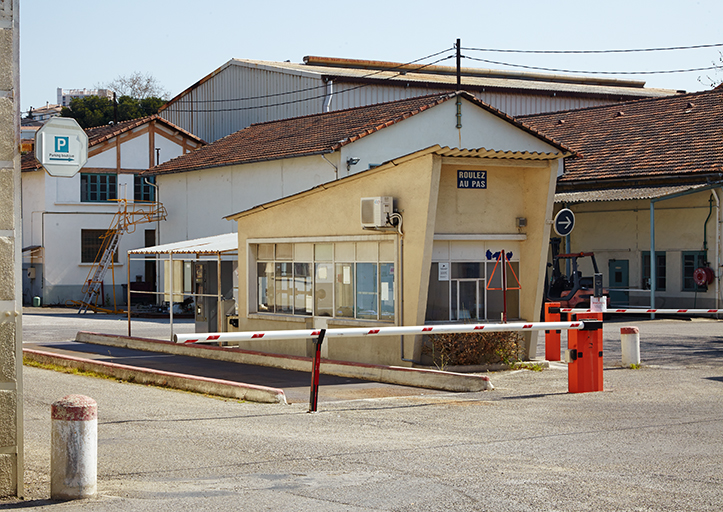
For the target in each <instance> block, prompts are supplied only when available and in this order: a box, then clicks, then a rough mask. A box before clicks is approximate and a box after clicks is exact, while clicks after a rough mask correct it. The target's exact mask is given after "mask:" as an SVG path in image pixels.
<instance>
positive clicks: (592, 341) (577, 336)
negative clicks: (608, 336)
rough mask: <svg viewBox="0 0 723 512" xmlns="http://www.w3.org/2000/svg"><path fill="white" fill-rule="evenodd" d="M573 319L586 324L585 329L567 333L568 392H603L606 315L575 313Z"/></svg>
mask: <svg viewBox="0 0 723 512" xmlns="http://www.w3.org/2000/svg"><path fill="white" fill-rule="evenodd" d="M572 316H573V318H572V320H585V327H584V328H583V329H580V330H578V331H575V330H568V331H567V340H568V343H567V344H568V351H567V354H566V357H565V359H566V360H567V362H568V366H567V379H568V387H567V390H568V392H569V393H588V392H591V391H602V390H603V337H602V313H573V315H572ZM591 320H597V321H596V322H595V321H591Z"/></svg>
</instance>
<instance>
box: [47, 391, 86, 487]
mask: <svg viewBox="0 0 723 512" xmlns="http://www.w3.org/2000/svg"><path fill="white" fill-rule="evenodd" d="M50 428H51V436H50V441H51V453H50V497H51V499H54V500H73V499H78V498H89V497H91V496H94V495H95V493H96V488H97V485H96V482H97V473H98V405H97V404H96V403H95V400H93V399H92V398H90V397H87V396H83V395H68V396H65V397H63V398H61V399H60V400H58V401H57V402H55V403H54V404H53V405H52V422H51V427H50Z"/></svg>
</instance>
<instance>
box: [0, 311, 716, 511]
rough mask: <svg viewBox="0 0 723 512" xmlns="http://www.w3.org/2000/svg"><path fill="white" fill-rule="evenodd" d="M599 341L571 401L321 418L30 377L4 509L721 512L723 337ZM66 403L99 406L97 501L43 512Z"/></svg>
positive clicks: (537, 396) (535, 392)
mask: <svg viewBox="0 0 723 512" xmlns="http://www.w3.org/2000/svg"><path fill="white" fill-rule="evenodd" d="M26 325H27V323H26ZM621 325H638V326H639V327H640V329H641V352H642V359H643V367H642V368H641V369H639V370H631V369H623V368H621V367H620V366H619V361H618V362H617V363H616V362H615V361H614V359H615V347H614V346H613V345H614V340H615V338H616V337H617V339H618V343H619V329H618V327H619V326H621ZM616 333H617V335H616ZM605 338H606V342H605V351H606V364H605V371H604V381H605V390H604V391H603V392H598V393H584V394H569V393H567V371H566V366H565V365H564V364H562V363H557V364H554V363H553V364H552V365H551V368H550V369H549V370H545V371H542V372H536V371H529V370H519V371H508V372H500V373H497V374H493V375H492V376H491V378H492V381H493V383H494V384H495V386H496V389H495V390H494V391H488V392H480V393H464V394H450V393H443V394H434V395H419V396H406V397H386V398H365V399H359V400H346V401H341V400H340V401H335V402H329V403H326V404H324V405H323V407H320V412H319V413H317V414H308V413H307V412H306V409H307V407H306V404H301V403H299V404H292V405H288V406H282V405H265V404H254V403H239V402H236V401H232V400H219V399H213V398H208V397H204V396H201V395H196V394H191V393H183V392H177V391H170V390H164V389H158V388H153V387H145V386H139V385H133V384H124V383H117V382H114V381H108V380H100V379H93V378H88V377H81V376H74V375H66V374H58V373H54V372H50V371H46V370H40V369H36V368H27V367H26V368H25V371H24V383H25V446H26V452H25V453H26V480H27V489H28V499H27V500H25V501H24V502H17V501H5V502H2V501H0V509H15V508H23V507H29V508H34V509H38V510H46V509H47V510H51V509H52V510H81V511H82V510H92V511H116V510H119V511H120V510H133V511H136V510H140V511H144V510H149V511H150V510H153V511H166V510H168V511H170V510H173V511H184V510H194V511H196V510H254V511H255V510H294V511H296V510H309V511H312V510H313V511H326V510H335V511H336V510H348V511H370V510H385V511H386V510H399V511H406V510H409V511H412V510H414V511H417V510H490V511H528V510H551V511H553V510H554V511H583V510H586V511H587V510H626V511H627V510H631V511H632V510H636V511H637V510H656V511H658V510H670V511H681V510H695V511H699V510H702V511H708V510H710V511H713V510H716V511H717V510H720V508H721V503H722V502H723V446H722V442H723V354H722V353H721V349H722V346H723V324H722V323H719V322H714V321H692V322H686V321H679V320H662V321H660V320H659V321H655V322H650V321H642V322H633V321H625V322H622V323H619V324H614V323H613V324H610V323H606V333H605ZM543 353H544V352H543ZM618 359H619V347H618ZM68 393H80V394H86V395H88V396H91V397H93V398H94V399H96V401H97V402H98V404H99V420H98V434H99V445H98V455H99V463H98V496H97V497H96V498H93V499H89V500H83V501H75V502H66V503H55V502H50V501H47V498H48V496H49V477H48V471H49V458H50V455H49V443H50V441H49V438H50V405H51V403H52V402H53V401H55V400H57V399H58V398H60V397H62V396H64V395H65V394H68Z"/></svg>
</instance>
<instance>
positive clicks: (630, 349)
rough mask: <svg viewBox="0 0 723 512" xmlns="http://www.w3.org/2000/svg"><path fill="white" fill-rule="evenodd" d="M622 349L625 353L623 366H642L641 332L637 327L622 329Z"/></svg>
mask: <svg viewBox="0 0 723 512" xmlns="http://www.w3.org/2000/svg"><path fill="white" fill-rule="evenodd" d="M620 348H621V350H622V353H623V366H628V367H630V366H633V365H639V364H640V330H639V329H638V328H637V327H621V328H620Z"/></svg>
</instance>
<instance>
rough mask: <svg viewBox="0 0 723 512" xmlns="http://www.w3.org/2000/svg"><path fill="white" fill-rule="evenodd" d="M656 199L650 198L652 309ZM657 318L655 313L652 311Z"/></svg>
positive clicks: (652, 315)
mask: <svg viewBox="0 0 723 512" xmlns="http://www.w3.org/2000/svg"><path fill="white" fill-rule="evenodd" d="M655 277H656V276H655V201H653V200H652V199H651V200H650V309H655V281H656V278H655ZM650 319H651V320H653V319H655V313H650Z"/></svg>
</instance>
